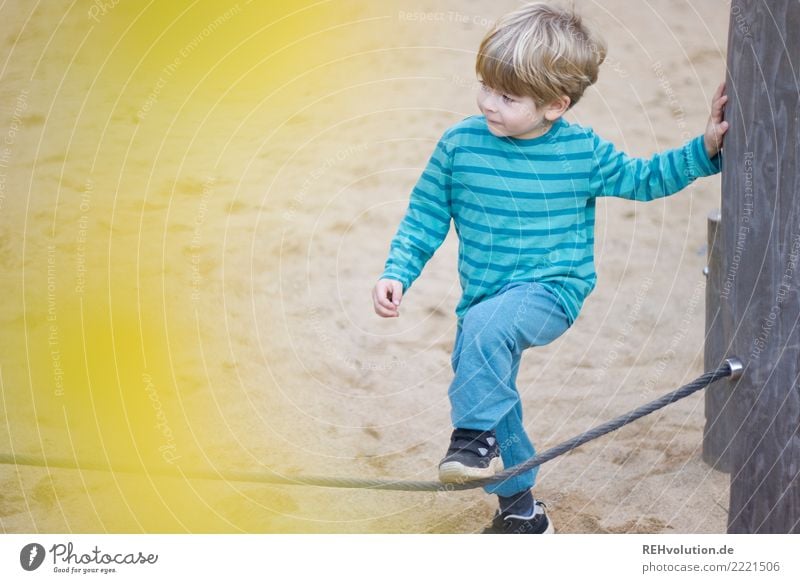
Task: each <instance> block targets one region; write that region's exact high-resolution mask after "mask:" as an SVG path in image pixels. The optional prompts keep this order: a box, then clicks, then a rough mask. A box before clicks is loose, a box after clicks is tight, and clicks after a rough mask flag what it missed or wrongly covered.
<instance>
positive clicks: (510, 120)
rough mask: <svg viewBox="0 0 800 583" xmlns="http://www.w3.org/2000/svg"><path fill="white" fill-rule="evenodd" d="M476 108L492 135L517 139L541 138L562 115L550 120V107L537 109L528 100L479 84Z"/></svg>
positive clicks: (559, 114) (551, 112)
mask: <svg viewBox="0 0 800 583" xmlns="http://www.w3.org/2000/svg"><path fill="white" fill-rule="evenodd" d="M478 108H479V109H480V110H481V113H482V114H483V115H484V116H486V122H487V125H488V126H489V131H490V132H492V134H494V135H495V136H500V137H511V138H521V139H528V138H536V137H538V136H541V135H542V134H544V133H545V132H546V131H547V129H548V128H549V126H550V124H551V123H552V122H553V121H555V120H556V119H558V118H559V117H560V116H561V115H562V114H563V111H561V112H560V113H558V114H557V115H555V117H554V116H553V109H552V105H550V106H545V107H538V106H537V105H536V103H535V102H534V101H533V98H532V97H521V96H518V95H509V94H508V93H502V92H499V91H495V90H494V89H492V88H491V87H489V86H487V85H485V84H484V83H483V82H481V84H480V88H479V89H478Z"/></svg>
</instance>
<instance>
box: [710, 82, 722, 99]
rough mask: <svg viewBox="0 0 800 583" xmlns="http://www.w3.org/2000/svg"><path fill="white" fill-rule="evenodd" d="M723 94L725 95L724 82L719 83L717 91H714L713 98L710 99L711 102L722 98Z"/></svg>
mask: <svg viewBox="0 0 800 583" xmlns="http://www.w3.org/2000/svg"><path fill="white" fill-rule="evenodd" d="M724 93H725V81H723V82H722V83H720V84H719V86H718V87H717V90H716V91H714V97H712V98H711V101H716V100H717V99H719V98H720V97H722V96H723V94H724Z"/></svg>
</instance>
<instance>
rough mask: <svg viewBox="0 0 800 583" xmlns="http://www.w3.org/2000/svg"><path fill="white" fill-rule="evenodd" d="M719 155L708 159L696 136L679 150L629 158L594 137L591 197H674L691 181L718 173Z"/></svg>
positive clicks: (635, 198)
mask: <svg viewBox="0 0 800 583" xmlns="http://www.w3.org/2000/svg"><path fill="white" fill-rule="evenodd" d="M720 164H721V155H720V154H717V155H716V156H714V158H712V159H709V158H708V154H707V153H706V149H705V146H704V144H703V136H698V137H696V138H694V139H692V140H690V141H688V142H686V144H684V145H683V146H682V147H680V148H675V149H674V150H667V151H665V152H660V153H658V154H654V155H653V156H652V157H651V158H649V159H645V158H631V157H629V156H628V155H627V154H625V153H624V152H620V151H618V150H616V149H615V148H614V145H613V144H611V143H610V142H607V141H605V140H603V139H601V138H600V137H598V136H597V135H594V163H593V166H592V170H591V172H590V177H589V193H590V195H591V196H616V197H619V198H626V199H629V200H638V201H648V200H653V199H656V198H661V197H664V196H669V195H670V194H674V193H676V192H678V191H679V190H682V189H684V188H686V187H687V186H688V185H689V184H691V183H692V182H694V180H695V179H697V178H700V177H703V176H711V175H712V174H716V173H717V172H719V171H720Z"/></svg>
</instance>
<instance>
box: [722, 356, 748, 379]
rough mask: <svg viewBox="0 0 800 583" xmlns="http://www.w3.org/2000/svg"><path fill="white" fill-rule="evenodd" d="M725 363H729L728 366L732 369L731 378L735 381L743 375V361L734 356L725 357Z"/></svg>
mask: <svg viewBox="0 0 800 583" xmlns="http://www.w3.org/2000/svg"><path fill="white" fill-rule="evenodd" d="M725 364H727V365H728V368H729V369H731V375H730V380H732V381H735V380H737V379H739V378H740V377H741V376H742V371H743V370H744V365H743V364H742V361H741V360H739V359H738V358H736V357H735V356H732V357H730V358H726V359H725Z"/></svg>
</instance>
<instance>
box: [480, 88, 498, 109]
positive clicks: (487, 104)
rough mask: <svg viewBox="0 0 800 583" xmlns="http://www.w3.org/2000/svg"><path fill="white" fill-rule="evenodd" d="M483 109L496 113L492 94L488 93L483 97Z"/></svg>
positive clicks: (494, 97) (495, 102)
mask: <svg viewBox="0 0 800 583" xmlns="http://www.w3.org/2000/svg"><path fill="white" fill-rule="evenodd" d="M482 101H483V108H484V109H485V110H487V111H491V112H493V113H494V112H496V111H497V101H496V96H495V94H494V93H489V94H488V95H484V96H483V100H482Z"/></svg>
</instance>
